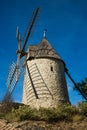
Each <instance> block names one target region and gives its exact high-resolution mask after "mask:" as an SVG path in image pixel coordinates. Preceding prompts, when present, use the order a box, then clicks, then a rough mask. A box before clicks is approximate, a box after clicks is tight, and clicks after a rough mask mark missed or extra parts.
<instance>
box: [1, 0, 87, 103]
mask: <svg viewBox="0 0 87 130" xmlns="http://www.w3.org/2000/svg"><path fill="white" fill-rule="evenodd" d="M38 6H40V7H41V12H40V16H39V18H38V22H37V26H36V28H35V30H34V33H33V36H32V37H31V38H30V39H29V42H28V43H34V44H38V43H39V42H40V41H41V40H42V38H43V30H44V28H46V29H47V34H46V35H47V39H48V41H49V42H50V43H51V45H52V46H53V47H54V49H55V50H56V52H57V53H59V55H60V56H61V57H62V59H63V60H64V61H65V63H66V66H67V68H68V69H69V72H70V74H71V75H72V77H73V78H74V80H75V81H76V82H79V81H81V80H82V79H84V78H85V77H87V54H86V53H87V1H86V0H0V61H1V62H0V100H1V99H2V97H3V95H4V94H5V92H6V89H7V86H6V76H7V73H8V68H9V65H10V64H11V63H12V61H14V62H16V50H17V39H16V27H17V26H19V29H20V32H21V35H23V33H24V31H25V29H26V26H27V23H28V21H29V18H30V16H31V14H32V11H33V9H35V8H36V7H38ZM21 84H22V83H21V82H20V83H19V85H18V86H17V88H16V89H15V92H14V96H13V97H14V99H15V101H20V100H21V95H22V94H21V93H22V86H21ZM67 84H68V89H69V96H70V101H71V102H72V103H73V104H76V102H78V101H80V100H81V96H78V94H77V93H76V92H75V91H73V84H72V83H71V81H70V80H69V79H67Z"/></svg>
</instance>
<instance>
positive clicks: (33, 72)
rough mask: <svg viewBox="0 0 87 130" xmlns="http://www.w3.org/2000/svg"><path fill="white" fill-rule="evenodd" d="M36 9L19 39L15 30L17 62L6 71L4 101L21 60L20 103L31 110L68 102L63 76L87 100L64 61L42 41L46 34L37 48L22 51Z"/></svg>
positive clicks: (19, 70)
mask: <svg viewBox="0 0 87 130" xmlns="http://www.w3.org/2000/svg"><path fill="white" fill-rule="evenodd" d="M39 11H40V9H39V8H37V9H35V10H34V12H33V14H32V17H31V19H30V22H29V25H28V27H27V29H26V31H25V33H24V36H23V37H22V38H21V37H20V32H19V29H18V28H17V39H18V50H17V62H16V63H14V62H13V63H12V64H11V66H10V69H9V73H8V77H7V82H8V91H7V93H6V95H5V99H6V98H8V99H10V97H11V95H12V93H13V91H14V89H15V87H16V84H17V82H18V81H19V78H20V76H21V69H20V60H21V58H22V57H25V61H24V65H25V72H26V74H25V79H24V90H23V91H24V92H23V103H24V104H27V105H31V106H35V107H37V106H38V107H49V106H53V107H55V106H56V105H57V104H58V102H69V98H68V94H67V87H66V81H65V75H64V74H65V72H66V74H67V75H68V77H69V78H70V80H71V81H72V82H73V84H74V86H75V88H76V89H77V90H78V91H79V92H80V94H81V95H82V96H83V97H84V98H85V100H87V97H86V96H85V95H84V93H83V92H82V91H81V90H80V89H79V86H77V84H76V83H75V81H74V80H73V78H72V77H71V75H70V74H69V72H68V69H67V68H66V66H65V63H64V61H63V60H62V59H61V58H60V56H59V55H58V54H57V53H56V52H55V50H54V49H53V48H52V47H51V45H50V43H49V42H48V41H47V39H46V30H45V31H44V38H43V39H42V41H41V43H40V44H39V45H38V46H29V49H28V52H26V51H25V47H26V44H27V41H28V39H29V37H30V35H31V34H32V31H33V29H34V27H35V23H36V20H37V17H38V14H39Z"/></svg>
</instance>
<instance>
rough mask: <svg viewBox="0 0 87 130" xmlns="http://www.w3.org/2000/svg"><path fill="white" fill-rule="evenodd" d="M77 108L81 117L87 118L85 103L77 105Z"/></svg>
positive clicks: (86, 105)
mask: <svg viewBox="0 0 87 130" xmlns="http://www.w3.org/2000/svg"><path fill="white" fill-rule="evenodd" d="M78 108H79V113H80V114H81V115H84V116H87V102H82V103H79V104H78Z"/></svg>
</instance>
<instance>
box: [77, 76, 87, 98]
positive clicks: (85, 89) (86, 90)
mask: <svg viewBox="0 0 87 130" xmlns="http://www.w3.org/2000/svg"><path fill="white" fill-rule="evenodd" d="M77 86H78V87H79V89H80V90H81V92H82V93H83V94H84V95H85V97H86V98H87V78H85V79H84V80H82V81H81V82H79V83H77ZM75 90H76V91H77V92H78V93H79V91H78V89H76V88H75ZM79 94H80V93H79Z"/></svg>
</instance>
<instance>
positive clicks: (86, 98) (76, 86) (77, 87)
mask: <svg viewBox="0 0 87 130" xmlns="http://www.w3.org/2000/svg"><path fill="white" fill-rule="evenodd" d="M65 72H66V74H67V75H68V77H69V78H70V80H71V81H72V83H73V84H74V86H75V88H76V89H77V90H78V91H79V92H80V94H81V95H82V96H83V97H84V99H85V100H87V97H86V96H85V95H84V93H83V92H82V91H81V90H80V88H79V86H78V85H77V84H76V82H75V81H74V80H73V78H72V77H71V75H70V74H69V72H68V69H67V68H66V69H65Z"/></svg>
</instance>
